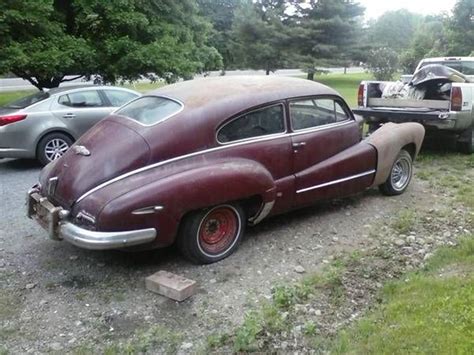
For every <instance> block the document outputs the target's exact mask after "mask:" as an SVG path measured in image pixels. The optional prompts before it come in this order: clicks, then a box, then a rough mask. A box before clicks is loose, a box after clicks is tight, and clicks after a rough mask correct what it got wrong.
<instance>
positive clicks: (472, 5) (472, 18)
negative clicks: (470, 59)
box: [446, 0, 474, 56]
mask: <svg viewBox="0 0 474 355" xmlns="http://www.w3.org/2000/svg"><path fill="white" fill-rule="evenodd" d="M446 27H447V32H448V34H447V36H448V41H449V49H448V53H447V54H448V55H452V56H467V55H469V54H470V53H471V52H472V51H473V50H474V0H458V2H457V3H456V5H455V6H454V10H453V16H452V17H451V18H450V19H449V20H448V22H447V26H446Z"/></svg>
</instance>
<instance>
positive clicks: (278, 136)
mask: <svg viewBox="0 0 474 355" xmlns="http://www.w3.org/2000/svg"><path fill="white" fill-rule="evenodd" d="M286 137H288V134H286V133H282V134H278V135H273V136H266V137H265V138H260V139H255V140H252V141H245V142H239V143H235V144H229V145H223V146H219V147H215V148H210V149H205V150H200V151H198V152H194V153H190V154H186V155H180V156H179V157H175V158H171V159H168V160H164V161H161V162H158V163H155V164H151V165H147V166H144V167H143V168H139V169H136V170H133V171H129V172H128V173H125V174H123V175H120V176H117V177H115V178H113V179H111V180H108V181H106V182H103V183H102V184H100V185H97V186H96V187H94V188H93V189H91V190H89V191H87V192H85V193H84V194H83V195H82V196H81V197H79V198H78V199H77V201H76V203H79V202H81V201H82V200H83V199H85V198H86V197H87V196H89V195H90V194H92V193H94V192H96V191H97V190H100V189H102V188H104V187H106V186H108V185H110V184H113V183H114V182H117V181H120V180H122V179H125V178H127V177H129V176H132V175H135V174H139V173H142V172H144V171H147V170H151V169H154V168H158V167H160V166H163V165H165V164H170V163H174V162H177V161H179V160H183V159H187V158H192V157H195V156H198V155H201V154H205V153H211V152H216V151H219V150H224V149H228V148H232V147H237V146H241V145H246V144H252V143H257V142H265V141H270V140H273V139H279V138H286Z"/></svg>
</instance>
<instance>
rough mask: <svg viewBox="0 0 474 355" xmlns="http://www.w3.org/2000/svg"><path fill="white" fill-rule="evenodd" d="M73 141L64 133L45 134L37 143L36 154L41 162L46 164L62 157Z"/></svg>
mask: <svg viewBox="0 0 474 355" xmlns="http://www.w3.org/2000/svg"><path fill="white" fill-rule="evenodd" d="M73 143H74V142H73V140H72V139H71V138H70V137H69V136H67V135H65V134H64V133H59V132H57V133H50V134H47V135H46V136H44V137H43V138H41V140H40V142H39V143H38V148H37V151H36V156H37V158H38V160H39V161H40V163H41V164H43V165H46V164H48V163H50V162H52V161H53V160H56V159H58V158H60V157H62V156H63V154H64V153H66V151H67V150H68V149H69V147H70V146H71V145H72V144H73Z"/></svg>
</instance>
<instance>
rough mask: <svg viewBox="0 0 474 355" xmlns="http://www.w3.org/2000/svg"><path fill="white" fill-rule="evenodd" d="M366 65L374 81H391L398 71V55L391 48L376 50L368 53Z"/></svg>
mask: <svg viewBox="0 0 474 355" xmlns="http://www.w3.org/2000/svg"><path fill="white" fill-rule="evenodd" d="M367 64H368V67H369V70H370V71H371V72H372V73H373V74H374V76H375V79H377V80H382V81H389V80H392V78H393V75H394V74H395V73H396V72H397V69H398V53H397V52H395V51H394V50H393V49H391V48H387V47H382V48H378V49H376V50H373V51H372V52H371V53H370V56H369V60H368V61H367Z"/></svg>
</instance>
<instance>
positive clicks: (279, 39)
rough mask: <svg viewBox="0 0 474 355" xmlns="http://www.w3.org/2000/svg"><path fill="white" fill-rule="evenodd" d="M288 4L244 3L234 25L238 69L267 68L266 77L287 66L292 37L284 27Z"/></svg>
mask: <svg viewBox="0 0 474 355" xmlns="http://www.w3.org/2000/svg"><path fill="white" fill-rule="evenodd" d="M287 5H288V4H287V3H286V2H285V1H278V0H276V1H271V0H259V1H256V2H252V1H251V0H247V1H244V2H243V3H242V5H241V6H240V7H239V8H238V9H237V11H236V14H235V19H234V24H233V30H232V32H233V33H232V35H233V38H234V43H235V46H234V60H235V63H236V66H237V67H240V68H243V67H246V68H252V69H264V70H265V71H266V74H267V75H269V74H270V72H272V71H275V70H276V69H280V68H285V67H286V66H287V64H288V60H289V55H290V50H289V44H288V42H289V41H291V39H292V37H291V34H290V28H289V27H288V26H287V25H286V24H285V19H286V18H287V15H285V12H286V6H287Z"/></svg>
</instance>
